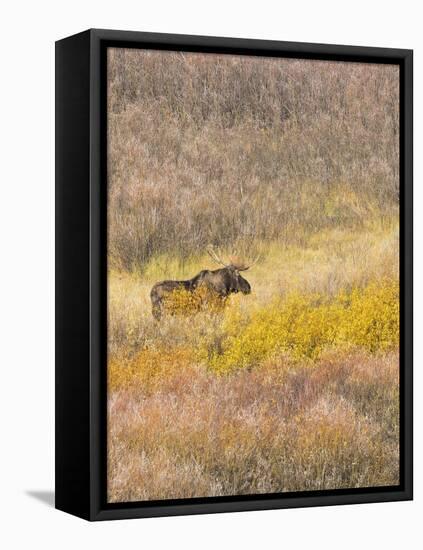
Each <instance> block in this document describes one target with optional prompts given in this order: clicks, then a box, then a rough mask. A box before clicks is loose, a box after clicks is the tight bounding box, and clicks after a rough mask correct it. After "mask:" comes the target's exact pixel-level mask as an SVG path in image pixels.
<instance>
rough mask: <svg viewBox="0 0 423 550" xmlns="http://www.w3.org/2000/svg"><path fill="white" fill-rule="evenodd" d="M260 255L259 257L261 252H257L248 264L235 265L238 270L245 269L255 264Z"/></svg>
mask: <svg viewBox="0 0 423 550" xmlns="http://www.w3.org/2000/svg"><path fill="white" fill-rule="evenodd" d="M260 257H261V254H257V256H256V257H255V258H254V260H253V261H252V262H251V263H250V264H249V265H244V264H242V265H236V266H235V267H236V268H237V270H238V271H247V269H250V267H253V265H255V264H256V263H257V262H258V261H259V259H260Z"/></svg>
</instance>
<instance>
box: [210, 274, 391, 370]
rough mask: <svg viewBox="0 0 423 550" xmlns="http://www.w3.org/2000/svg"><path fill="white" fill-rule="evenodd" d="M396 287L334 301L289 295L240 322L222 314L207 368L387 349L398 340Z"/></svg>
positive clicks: (380, 286) (373, 287) (381, 286)
mask: <svg viewBox="0 0 423 550" xmlns="http://www.w3.org/2000/svg"><path fill="white" fill-rule="evenodd" d="M398 304H399V285H398V282H397V281H391V280H382V281H380V282H379V283H372V284H370V285H369V286H367V287H366V288H364V289H358V288H355V289H353V290H352V291H350V292H349V293H347V292H345V291H343V292H340V293H339V294H337V295H336V296H335V297H333V298H328V297H325V296H322V295H318V294H299V293H293V294H291V295H290V296H288V297H287V298H286V299H284V300H281V299H278V300H277V301H274V302H273V303H271V304H270V305H269V306H267V307H266V308H263V309H259V310H257V311H255V312H253V313H251V314H250V317H249V318H248V319H247V320H245V319H243V320H241V318H240V316H239V314H237V313H234V312H233V311H231V310H229V311H228V312H227V313H226V317H225V321H224V324H225V325H226V331H225V332H224V334H225V337H224V339H223V341H222V342H221V345H220V347H219V349H218V350H216V351H215V353H212V354H211V355H210V353H209V359H208V363H209V366H210V367H211V368H212V369H213V370H216V371H218V372H228V371H231V370H234V369H238V368H243V367H251V366H254V365H256V364H258V363H260V362H262V361H263V360H265V359H267V358H269V357H271V356H272V355H274V354H280V353H285V354H288V355H289V356H291V357H292V358H294V359H307V358H308V359H310V360H315V359H317V358H318V357H319V356H320V355H321V353H322V352H323V351H324V350H325V349H328V348H332V347H343V348H347V347H362V348H365V349H367V350H368V351H369V352H375V351H378V350H387V349H389V348H393V347H395V346H396V345H398V340H399V305H398Z"/></svg>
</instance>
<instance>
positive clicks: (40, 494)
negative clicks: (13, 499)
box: [25, 491, 54, 507]
mask: <svg viewBox="0 0 423 550" xmlns="http://www.w3.org/2000/svg"><path fill="white" fill-rule="evenodd" d="M25 492H26V494H27V495H28V496H30V497H32V498H35V499H37V500H39V501H40V502H42V503H43V504H45V505H46V506H50V507H54V491H25Z"/></svg>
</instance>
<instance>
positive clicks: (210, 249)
mask: <svg viewBox="0 0 423 550" xmlns="http://www.w3.org/2000/svg"><path fill="white" fill-rule="evenodd" d="M206 250H207V254H208V255H209V256H210V257H211V258H212V259H213V260H214V261H215V262H217V263H218V264H220V265H223V266H224V267H228V265H227V264H225V262H224V261H223V260H222V258H221V257H220V255H219V254H218V253H217V252H216V250H215V249H214V246H213V245H212V244H209V245H208V246H207V248H206Z"/></svg>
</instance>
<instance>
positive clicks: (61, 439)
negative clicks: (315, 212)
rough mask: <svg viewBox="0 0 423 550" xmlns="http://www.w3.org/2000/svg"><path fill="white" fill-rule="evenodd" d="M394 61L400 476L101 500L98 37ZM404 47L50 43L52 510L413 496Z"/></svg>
mask: <svg viewBox="0 0 423 550" xmlns="http://www.w3.org/2000/svg"><path fill="white" fill-rule="evenodd" d="M110 46H113V47H129V48H147V49H161V50H178V51H197V52H198V51H199V52H213V53H232V54H246V55H254V56H272V57H294V58H303V59H316V60H317V59H325V60H335V61H356V62H365V63H368V62H373V63H393V64H397V65H399V67H400V282H401V286H400V288H401V290H400V299H401V304H400V306H401V307H400V318H401V326H400V411H401V418H400V449H401V451H400V472H401V473H400V485H398V486H395V487H379V488H363V489H342V490H334V491H307V492H297V493H284V494H268V495H249V496H233V497H210V498H198V499H181V500H165V501H149V502H135V503H133V502H132V503H119V504H110V503H109V504H108V503H107V501H106V471H107V470H106V445H107V442H106V435H107V433H106V428H107V426H106V420H107V416H106V360H107V356H106V344H107V341H106V337H107V326H106V304H107V295H106V291H107V269H106V267H107V266H106V258H107V256H106V251H107V223H106V218H107V134H106V130H107V112H106V111H107V109H106V93H107V88H106V76H107V75H106V49H107V47H110ZM412 103H413V52H412V50H403V49H385V48H367V47H356V46H334V45H324V44H305V43H292V42H276V41H265V40H248V39H247V40H245V39H233V38H214V37H204V36H184V35H169V34H156V33H140V32H128V31H110V30H97V29H95V30H88V31H85V32H83V33H80V34H77V35H74V36H71V37H69V38H65V39H63V40H60V41H58V42H56V508H58V509H60V510H63V511H65V512H69V513H71V514H74V515H77V516H80V517H83V518H85V519H88V520H106V519H119V518H136V517H151V516H170V515H182V514H201V513H215V512H230V511H245V510H265V509H273V508H293V507H300V506H322V505H336V504H354V503H365V502H384V501H398V500H410V499H412V475H413V473H412V470H413V457H412V452H413V447H412V445H413V443H412V432H413V393H412V361H413V326H412V323H413V316H412V315H413V313H412V307H413V305H412V299H413V294H412V285H413V279H412V277H413V274H412V262H413V259H412V254H413V245H412V231H413V221H412V216H413V203H412V201H413V196H412V193H413V192H412V163H413V158H412V156H413V148H412V141H413V129H412V116H413V115H412Z"/></svg>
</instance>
